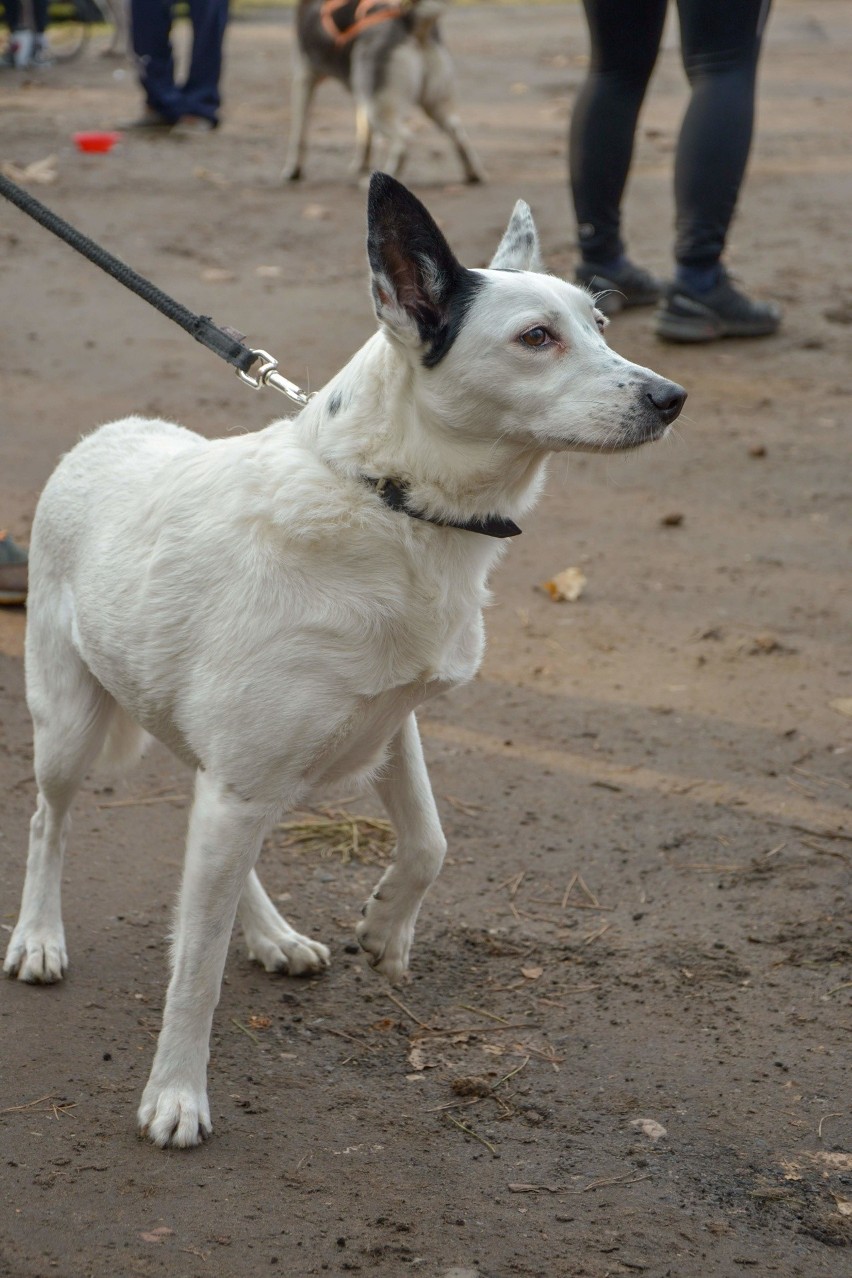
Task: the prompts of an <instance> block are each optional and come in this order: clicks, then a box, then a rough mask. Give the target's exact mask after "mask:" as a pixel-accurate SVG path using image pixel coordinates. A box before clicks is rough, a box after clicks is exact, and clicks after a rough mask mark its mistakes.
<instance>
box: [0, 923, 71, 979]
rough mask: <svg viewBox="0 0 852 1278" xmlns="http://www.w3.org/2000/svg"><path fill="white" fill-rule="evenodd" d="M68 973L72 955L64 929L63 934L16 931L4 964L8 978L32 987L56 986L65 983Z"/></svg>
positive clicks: (60, 932)
mask: <svg viewBox="0 0 852 1278" xmlns="http://www.w3.org/2000/svg"><path fill="white" fill-rule="evenodd" d="M67 969H68V954H67V951H66V949H65V936H64V935H63V933H62V931H61V929H60V931H59V932H44V931H41V930H37V929H33V930H32V931H30V932H27V931H21V930H19V928H15V930H14V932H13V933H12V939H11V940H10V942H9V948H8V949H7V951H6V958H5V960H4V962H3V971H4V972H5V973H6V975H7V976H11V977H17V978H18V980H19V981H27V982H28V983H29V984H30V985H53V984H54V983H55V982H56V981H61V980H62V978H63V976H64V975H65V973H66V971H67Z"/></svg>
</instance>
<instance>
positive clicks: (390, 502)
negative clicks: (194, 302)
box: [0, 173, 521, 538]
mask: <svg viewBox="0 0 852 1278" xmlns="http://www.w3.org/2000/svg"><path fill="white" fill-rule="evenodd" d="M0 195H5V197H6V199H7V200H10V201H11V202H12V204H15V205H16V206H17V207H18V208H19V209H20V210H21V211H22V212H23V213H27V214H29V216H30V217H31V218H34V220H35V221H36V222H38V223H39V224H40V225H41V226H43V227H44V228H45V229H46V230H48V231H52V232H53V234H54V235H57V236H58V237H59V239H60V240H64V241H65V243H66V244H69V245H70V246H71V248H73V249H76V250H77V252H78V253H82V255H83V257H86V258H88V259H89V261H90V262H93V263H94V265H95V266H99V267H100V268H101V270H102V271H106V273H107V275H111V276H112V277H113V279H116V280H118V282H119V284H123V285H124V286H125V288H129V289H130V291H131V292H132V293H135V294H136V295H137V297H141V298H142V300H143V301H145V302H150V304H151V305H152V306H153V307H155V308H156V309H157V310H158V311H159V312H160V313H161V314H162V315H165V316H166V318H167V319H170V320H174V322H175V323H176V324H179V325H180V327H181V328H182V329H184V330H185V331H186V332H187V333H189V334H190V336H192V337H194V338H195V340H196V341H197V342H200V343H201V345H202V346H206V347H207V349H208V350H211V351H213V353H214V355H218V356H219V357H220V358H221V359H224V360H227V362H228V363H229V364H231V365H233V367H234V368H235V369H236V370H237V376H238V377H239V378H240V380H241V381H242V382H244V383H245V384H246V385H247V386H251V387H252V389H253V390H258V389H259V388H260V387H261V386H272V387H274V389H275V390H279V391H281V392H282V394H284V395H287V396H288V397H289V398H290V399H292V400H293V401H294V402H295V403H297V404H301V405H302V406H304V405H305V404H307V402H308V400H309V399H310V395H307V394H305V392H304V391H302V390H300V389H299V387H298V386H295V385H294V384H293V383H292V382H288V381H287V378H286V377H282V375H281V374H280V373H277V372H276V371H275V370H276V369H277V367H278V361H277V360H276V359H273V357H272V356H271V355H270V354H269V353H268V352H267V351H262V350H252V349H251V347H249V346H244V345H243V342H242V340H241V338H242V334H238V333H235V332H234V331H233V330H230V329H227V328H220V327H219V326H218V325H216V324H214V323H213V321H212V319H211V318H210V316H209V315H196V314H195V313H194V312H193V311H190V310H189V309H188V308H187V307H186V306H182V305H181V303H180V302H176V301H175V300H174V298H173V297H169V295H168V293H164V292H163V290H162V289H160V288H157V286H156V284H152V283H151V281H150V280H146V279H145V277H144V275H140V274H139V273H138V271H134V270H133V268H132V267H130V266H128V265H127V264H126V262H122V261H121V259H120V258H118V257H115V256H114V255H113V254H112V253H108V252H107V250H106V249H104V248H101V246H100V244H96V243H95V241H94V240H90V239H89V237H88V236H87V235H83V233H82V231H78V230H77V229H76V227H73V226H71V224H70V223H69V222H66V221H65V219H64V218H61V217H59V215H58V214H57V213H54V212H53V211H52V209H49V208H48V207H47V205H46V204H42V202H41V200H37V199H36V198H35V196H34V195H30V193H29V191H25V190H24V189H23V188H22V187H20V186H18V185H17V183H16V182H12V181H10V179H9V178H7V177H4V176H3V174H2V173H0ZM258 361H260V367H259V368H258V369H257V372H256V373H251V372H250V371H249V370H250V369H251V368H252V367H253V366H254V365H255V364H257V363H258ZM363 478H364V480H365V482H366V483H367V484H369V485H370V487H372V488H373V489H374V490H375V491H376V493H377V494H378V495H379V497H380V498H381V499H382V501H383V502H384V504H385V505H386V506H388V507H389V508H390V509H391V510H397V511H400V512H401V513H403V514H405V515H408V516H409V517H410V518H411V519H422V520H424V521H425V522H426V523H430V524H437V525H438V526H439V527H442V528H459V529H461V530H462V531H464V532H475V533H480V534H482V535H483V536H485V537H500V538H503V537H517V536H518V534H519V533H520V531H521V530H520V528H519V527H518V525H517V524H516V523H513V522H512V520H511V519H500V518H498V517H496V516H494V517H492V518H489V519H471V520H468V521H467V522H458V523H456V522H454V521H453V520H441V519H433V518H432V517H431V516H430V515H425V514H423V512H422V511H418V510H412V509H411V508H410V507H409V506H408V504H407V493H408V490H407V487H406V485H405V484H402V483H400V482H399V481H398V480H394V479H372V478H370V477H368V476H366V475H365V476H364V477H363Z"/></svg>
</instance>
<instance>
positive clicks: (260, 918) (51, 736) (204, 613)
mask: <svg viewBox="0 0 852 1278" xmlns="http://www.w3.org/2000/svg"><path fill="white" fill-rule="evenodd" d="M376 181H377V183H378V188H377V189H378V192H379V197H380V198H379V199H378V200H377V201H376V203H375V208H374V209H373V212H372V214H371V216H372V217H373V220H374V222H375V223H376V225H374V226H373V227H372V230H371V234H372V235H373V242H374V245H377V246H378V247H377V248H376V249H375V253H374V256H376V257H377V260H378V262H379V264H378V267H377V268H376V269H375V271H374V288H375V294H376V297H377V310H378V315H379V319H380V322H381V328H380V331H379V332H378V333H377V334H376V335H375V336H374V337H372V338H371V339H370V341H368V342H367V344H366V345H365V346H364V347H363V348H362V350H361V351H359V352H358V354H356V355H355V357H354V358H353V359H352V360H351V361H350V362H349V364H347V365H346V367H345V368H344V369H343V370H342V372H340V373H339V374H338V375H337V376H336V377H335V378H334V379H333V380H332V381H331V382H330V383H329V384H328V385H327V386H326V387H325V388H324V389H323V390H321V391H320V392H319V393H318V394H317V395H316V396H315V397H314V398H313V399H312V400H311V402H310V403H309V405H308V406H307V407H306V408H305V409H304V410H303V411H302V412H301V413H300V414H299V415H298V416H297V417H296V418H295V419H294V420H287V421H280V422H277V423H275V424H274V425H272V426H270V427H269V428H268V429H266V430H263V431H260V432H259V433H256V434H249V435H242V436H239V437H237V438H228V439H217V440H213V441H208V440H205V439H203V438H202V437H201V436H199V435H196V434H193V433H191V432H190V431H187V430H184V429H182V428H181V427H179V426H175V425H172V424H170V423H168V422H164V421H145V420H142V419H141V418H138V417H132V418H128V419H127V420H126V421H122V422H115V423H112V424H111V425H108V426H104V427H102V428H101V429H100V430H98V431H96V432H95V433H94V434H92V435H90V436H88V437H87V438H85V439H83V441H82V442H81V443H79V444H78V445H77V446H76V447H75V448H74V449H73V450H72V451H71V452H70V453H69V454H68V455H67V456H66V457H65V458H64V459H63V460H62V462H61V463H60V465H59V466H58V468H57V469H56V471H55V472H54V474H53V476H52V477H51V479H50V480H49V482H48V484H47V486H46V488H45V490H44V493H43V495H42V498H41V500H40V503H39V506H38V510H37V514H36V520H35V524H34V528H33V537H32V548H31V549H32V554H31V595H30V609H29V623H28V630H27V650H26V661H27V695H28V701H29V706H30V709H31V712H32V717H33V723H34V728H35V771H36V777H37V781H38V787H39V797H38V806H37V810H36V813H35V815H34V817H33V819H32V826H31V841H30V852H29V859H28V862H27V875H26V882H25V886H24V892H23V901H22V906H21V913H20V918H19V921H18V924H17V926H16V928H15V930H14V933H13V935H12V938H11V942H10V945H9V949H8V953H7V956H6V962H5V970H6V971H7V973H9V974H10V975H12V976H17V977H18V978H19V979H20V980H23V981H31V982H42V983H48V982H53V981H58V980H59V979H60V978H61V977H62V976H63V974H64V972H65V969H66V965H67V957H66V950H65V940H64V932H63V925H62V916H61V909H60V877H61V863H62V855H63V851H64V847H65V842H66V837H67V831H68V811H69V807H70V804H71V800H72V798H73V796H74V794H75V792H76V790H77V789H78V787H79V786H80V784H81V782H82V780H83V777H84V774H85V773H86V771H87V770H88V769H89V768H90V767H91V765H92V764H93V763H94V762H95V761H96V759H97V757H98V756H99V754H101V753H103V752H107V753H110V752H111V753H112V754H113V755H119V756H125V757H130V756H132V755H134V754H135V753H138V751H139V748H140V745H141V744H142V741H143V739H144V735H145V733H150V734H152V735H153V736H155V737H157V738H159V740H160V741H163V742H165V744H166V745H168V746H169V747H171V749H172V750H173V751H174V752H175V754H176V755H178V756H179V758H181V759H183V760H184V761H185V762H186V763H188V764H189V765H190V766H191V767H193V768H194V769H195V770H196V785H195V801H194V804H193V808H192V813H191V817H190V822H189V835H188V843H187V852H186V862H185V868H184V875H183V883H182V886H181V891H180V899H179V904H178V908H177V917H176V925H175V932H174V946H173V955H172V959H173V971H172V977H171V983H170V985H169V989H168V996H167V999H166V1005H165V1010H164V1015H163V1027H162V1032H161V1034H160V1039H159V1044H158V1047H157V1051H156V1056H155V1059H154V1064H153V1069H152V1072H151V1076H150V1079H149V1082H148V1085H147V1087H146V1088H145V1091H144V1095H143V1098H142V1103H141V1107H140V1110H139V1123H140V1127H141V1129H142V1131H143V1132H145V1133H147V1135H148V1136H149V1137H150V1139H151V1140H152V1141H154V1142H155V1143H156V1144H158V1145H163V1146H166V1145H176V1146H187V1145H194V1144H197V1143H198V1142H199V1141H200V1140H202V1139H203V1138H204V1137H205V1136H206V1135H208V1134H209V1132H210V1130H211V1124H210V1111H209V1107H208V1102H207V1095H206V1066H207V1057H208V1038H209V1033H210V1026H211V1020H212V1016H213V1010H214V1007H215V1005H216V1003H217V1001H218V997H219V990H220V983H221V977H222V971H223V966H224V963H225V955H226V950H227V947H228V940H229V937H230V934H231V930H232V926H233V922H234V918H235V915H238V916H239V919H240V922H241V924H242V927H243V931H244V933H245V938H246V942H247V945H248V948H249V951H250V953H251V955H252V956H253V957H254V958H256V959H257V960H258V961H259V962H260V963H262V964H263V966H264V967H265V968H266V969H267V970H269V971H275V970H286V971H289V972H290V973H293V974H298V973H312V972H318V971H320V970H321V969H322V968H324V967H325V966H326V965H327V964H328V961H329V951H328V949H327V948H326V947H325V945H323V944H321V943H320V942H318V941H314V940H311V939H310V938H308V937H304V936H300V935H299V934H298V933H296V932H294V931H293V929H292V928H291V927H290V926H289V925H288V924H287V923H286V922H285V921H284V919H283V918H281V916H280V915H279V914H278V912H277V911H276V909H275V908H274V906H273V905H272V903H271V901H270V900H269V898H268V896H267V895H266V893H265V892H264V889H263V887H262V886H261V883H260V880H259V879H258V877H257V875H256V873H255V870H254V865H255V861H256V859H257V856H258V852H259V850H260V846H261V841H262V839H263V837H264V833H265V832H266V831H267V830H268V828H269V827H270V825H271V824H272V823H273V822H274V821H275V820H277V819H280V817H281V815H282V813H283V812H284V811H285V809H286V808H288V807H289V806H291V805H293V804H296V803H300V802H303V801H305V800H306V799H308V797H309V796H310V795H312V794H313V793H314V792H315V790H316V788H317V787H319V786H322V785H325V784H326V783H328V782H333V781H339V780H342V779H345V780H346V782H347V784H351V783H352V782H353V781H370V782H372V784H373V786H374V787H375V789H376V791H377V792H378V794H379V795H380V796H381V798H382V800H383V802H384V803H385V805H386V807H387V810H388V812H389V814H390V817H391V819H392V821H393V824H394V826H395V828H396V831H397V834H398V846H397V850H396V858H395V861H394V863H393V864H392V866H391V867H390V869H388V870H387V871H386V873H385V874H384V875H383V877H382V879H381V881H380V882H379V884H378V886H377V888H376V890H375V892H374V893H373V895H372V896H371V898H370V900H369V901H368V903H367V906H366V910H365V918H364V920H363V922H362V923H360V924H359V927H358V935H359V940H360V942H361V945H362V946H363V948H364V949H365V950H366V952H367V954H368V956H369V958H370V961H371V963H372V965H373V966H374V967H376V968H377V969H378V970H379V971H380V972H382V973H383V974H384V975H385V976H387V977H388V978H389V979H390V980H391V981H398V980H399V979H400V978H401V977H402V976H403V974H404V973H405V971H406V968H407V966H408V958H409V950H410V947H411V941H412V935H413V931H414V924H415V920H416V918H417V914H418V911H419V909H420V906H421V903H422V901H423V898H424V895H425V893H426V891H427V889H428V888H429V886H430V884H431V883H432V882H433V880H434V879H435V877H436V875H437V874H438V871H439V869H440V866H441V862H442V859H443V856H444V850H445V840H444V836H443V833H442V831H441V825H440V822H439V819H438V813H437V810H436V807H435V802H434V799H433V797H432V792H431V789H430V786H429V780H428V777H427V774H426V769H425V766H424V761H423V753H422V750H421V746H420V740H419V737H418V732H417V726H416V723H415V718H414V710H415V707H416V706H417V705H419V704H420V703H421V702H423V701H424V700H426V699H427V698H430V697H432V696H435V695H436V694H437V693H439V692H442V691H444V690H445V689H447V688H450V687H452V686H454V685H456V684H459V683H463V682H464V681H465V680H469V679H470V678H471V677H472V676H473V674H474V673H475V671H476V669H477V667H478V665H479V662H480V658H481V655H482V649H483V624H482V607H483V604H484V603H485V602H486V600H487V597H488V595H487V590H486V579H487V576H488V573H489V571H490V570H491V568H492V567H493V566H494V564H495V562H496V560H497V559H498V557H499V556H500V553H501V544H500V543H498V542H496V541H494V540H492V539H490V538H488V537H486V536H482V535H480V534H478V533H474V532H468V531H460V530H458V529H454V528H448V527H439V526H436V525H435V524H434V523H430V522H425V521H423V520H419V519H414V518H410V517H409V516H408V515H407V514H405V513H401V512H398V511H393V510H390V509H388V508H387V507H386V506H385V505H384V504H383V503H382V502H381V500H380V499H379V497H378V496H377V495H376V492H375V491H374V489H373V488H372V487H370V486H369V485H368V484H366V483H365V482H364V476H373V477H375V476H385V475H387V476H393V477H397V478H400V477H401V478H403V479H405V480H406V481H407V482H408V483H409V484H410V493H409V501H410V504H411V506H412V507H415V508H418V509H420V510H423V511H426V512H428V513H429V514H431V515H432V516H435V517H442V518H444V519H447V518H453V519H456V520H459V519H469V518H471V517H472V516H483V517H484V516H487V515H489V514H492V513H495V512H496V513H498V514H500V515H502V516H508V517H512V518H515V519H517V518H519V517H520V516H521V515H522V514H523V513H524V512H525V511H527V510H528V509H529V508H530V506H531V505H532V503H533V501H534V500H535V498H536V495H537V494H538V492H539V489H540V486H541V481H542V477H543V474H544V467H545V464H546V459H547V456H548V454H549V453H551V452H553V451H560V450H565V449H571V448H581V449H599V448H600V449H615V448H620V447H630V446H633V445H635V444H638V443H641V442H643V440H645V439H651V438H658V437H660V436H661V435H662V434H664V433H665V430H666V429H667V427H666V425H665V423H664V422H663V421H662V420H661V418H660V415H659V412H658V411H657V408H656V407H655V403H654V401H653V400H652V398H651V397H652V396H655V397H656V399H657V400H660V398H661V391H660V388H663V390H665V388H669V390H671V387H672V384H671V383H667V382H664V381H663V380H662V379H661V378H659V377H657V376H656V375H655V374H653V373H650V372H649V370H647V369H642V368H639V367H637V366H636V365H634V364H631V363H629V362H628V361H626V360H624V359H622V358H621V357H620V356H618V355H616V354H615V353H613V352H612V351H611V350H610V349H609V348H608V347H607V345H606V343H605V341H604V340H603V338H602V336H601V333H600V331H599V327H600V323H601V319H600V317H599V316H596V312H595V310H594V305H593V299H592V298H591V297H590V296H589V295H588V294H587V293H585V292H583V291H581V290H579V289H577V288H575V287H573V286H572V285H570V284H566V283H564V282H563V281H561V280H559V279H556V278H552V277H550V276H547V275H544V274H540V273H533V272H531V271H529V270H528V269H527V268H528V267H530V266H534V265H537V253H538V247H537V241H536V239H535V234H534V229H533V228H532V221H531V218H530V215H529V212H528V210H527V209H526V206H523V205H519V206H518V208H517V209H516V212H515V214H514V216H513V219H512V222H511V223H510V227H509V230H508V231H507V234H506V237H505V238H504V241H503V244H502V245H501V248H500V250H499V251H498V255H497V257H496V258H495V262H497V263H498V265H499V266H500V267H502V268H506V267H510V266H511V267H513V268H514V269H512V270H507V269H489V270H486V271H482V272H475V273H473V275H474V276H475V277H476V282H477V283H478V284H479V285H480V287H479V288H478V291H475V295H474V296H473V299H472V301H471V302H470V305H469V308H468V310H467V313H466V315H465V316H464V319H463V322H462V324H461V326H460V328H459V331H458V334H457V336H456V339H455V341H454V342H453V343H452V344H451V345H450V347H449V349H448V350H447V351H446V353H445V354H444V357H443V359H441V360H440V361H439V362H438V363H437V364H436V365H435V366H434V367H432V368H427V367H425V366H424V363H423V352H424V340H423V336H422V330H421V328H420V327H418V323H417V322H416V317H415V309H416V307H415V303H417V304H418V305H419V304H421V303H422V302H423V298H424V296H426V294H427V293H428V291H429V289H432V290H433V294H434V295H433V296H432V301H435V296H436V295H437V294H438V293H440V290H441V288H442V287H443V286H442V285H441V283H440V280H438V276H439V274H440V263H439V264H438V265H435V263H434V262H431V263H430V262H427V261H426V260H425V258H424V255H423V249H422V245H423V236H422V235H421V237H420V239H419V241H418V245H419V247H418V250H417V254H415V257H417V258H419V259H420V260H419V262H418V261H414V260H413V259H405V260H404V261H403V262H402V266H400V257H399V253H398V252H397V251H396V248H399V244H397V245H396V248H394V247H393V245H392V246H391V248H390V249H389V250H387V252H386V249H387V242H388V237H390V240H393V236H394V234H396V235H399V236H401V237H402V241H404V238H405V234H406V233H407V232H405V230H403V231H402V232H399V231H398V230H397V232H394V233H391V232H389V231H388V226H396V227H397V228H398V227H399V225H400V224H401V223H400V216H401V215H400V214H399V201H400V200H404V199H406V198H407V201H408V203H407V204H406V206H405V209H404V210H403V212H404V214H405V217H406V218H408V223H409V224H410V223H411V221H412V219H414V221H416V219H417V217H418V216H419V214H418V213H417V208H419V207H420V206H419V205H417V207H416V208H415V209H414V212H413V213H412V207H413V206H415V205H416V201H413V197H411V196H410V195H409V194H408V193H407V192H405V190H404V188H401V187H399V186H398V184H397V183H393V182H390V180H389V179H384V180H383V182H384V185H382V180H379V179H377V180H376ZM376 210H378V211H376ZM423 214H424V217H425V218H427V219H428V214H425V210H423ZM382 219H384V221H383V220H382ZM404 221H405V219H404V218H403V223H404ZM427 229H428V231H429V234H430V235H433V234H434V235H435V236H439V235H440V232H438V231H437V228H436V227H434V224H432V227H431V228H428V227H427ZM427 238H428V237H427ZM402 241H401V244H402V247H401V249H400V252H402V254H403V257H404V254H405V244H404V242H402ZM385 253H386V257H383V254H385ZM374 265H375V263H374ZM418 271H419V274H418ZM412 272H413V274H412ZM465 275H466V277H467V278H468V279H469V278H470V273H465ZM412 279H416V280H417V281H418V282H417V285H416V289H420V294H419V295H418V297H417V298H415V299H414V300H412V288H413V287H414V286H413V285H412V283H411V281H412ZM416 289H415V292H416ZM424 290H425V292H424ZM538 327H542V328H547V330H548V332H549V333H550V334H551V336H552V340H550V341H549V342H548V343H547V344H545V345H544V346H543V347H540V348H535V349H533V348H531V347H530V345H529V344H525V343H524V342H522V341H521V340H519V339H520V335H521V334H524V333H527V332H528V330H531V329H533V330H537V328H538ZM674 389H675V390H679V388H674ZM649 404H650V407H649ZM675 415H676V413H675Z"/></svg>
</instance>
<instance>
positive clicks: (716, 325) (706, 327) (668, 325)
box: [654, 314, 778, 342]
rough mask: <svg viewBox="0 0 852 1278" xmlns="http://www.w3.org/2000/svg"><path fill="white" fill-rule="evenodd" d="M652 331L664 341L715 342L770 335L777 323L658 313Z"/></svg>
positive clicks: (776, 329)
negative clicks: (750, 322)
mask: <svg viewBox="0 0 852 1278" xmlns="http://www.w3.org/2000/svg"><path fill="white" fill-rule="evenodd" d="M654 332H655V333H656V335H657V337H661V338H662V339H663V341H666V342H715V341H717V340H718V339H719V338H720V337H771V336H772V334H773V333H777V332H778V324H777V323H775V322H773V323H765V324H730V323H727V322H726V321H724V320H716V321H714V320H713V319H711V318H710V317H709V316H708V317H707V318H706V319H705V318H699V317H698V316H696V317H695V318H694V319H689V318H688V317H686V316H680V315H667V314H663V315H659V316H658V317H657V322H656V324H655V325H654Z"/></svg>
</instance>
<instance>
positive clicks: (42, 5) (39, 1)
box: [32, 0, 48, 35]
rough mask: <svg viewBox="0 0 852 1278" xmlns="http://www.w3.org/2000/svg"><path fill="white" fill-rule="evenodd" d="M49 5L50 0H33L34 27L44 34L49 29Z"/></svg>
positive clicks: (38, 32) (37, 31)
mask: <svg viewBox="0 0 852 1278" xmlns="http://www.w3.org/2000/svg"><path fill="white" fill-rule="evenodd" d="M47 5H48V0H32V6H33V27H34V29H35V31H36V33H37V34H38V35H44V33H45V31H46V30H47Z"/></svg>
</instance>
